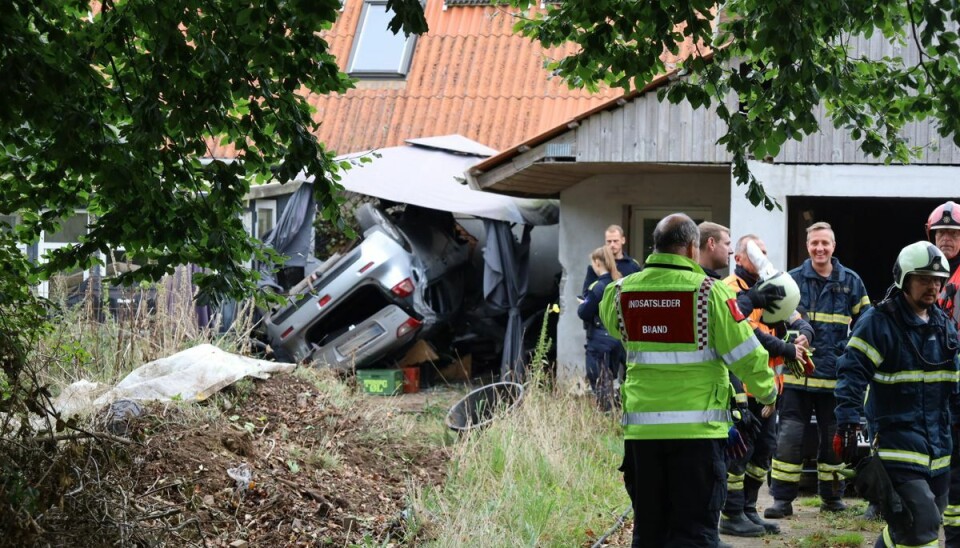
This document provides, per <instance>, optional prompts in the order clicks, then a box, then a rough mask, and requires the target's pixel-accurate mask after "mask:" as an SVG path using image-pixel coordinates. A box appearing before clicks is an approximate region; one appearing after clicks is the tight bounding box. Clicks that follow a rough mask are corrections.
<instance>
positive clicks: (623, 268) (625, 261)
mask: <svg viewBox="0 0 960 548" xmlns="http://www.w3.org/2000/svg"><path fill="white" fill-rule="evenodd" d="M617 270H619V271H620V275H621V276H628V275H630V274H633V273H635V272H640V271H641V270H643V267H642V266H640V263H638V262H637V260H636V259H634V258H633V257H631V256H629V255H627V254H626V253H624V254H623V257H622V258H620V259H617ZM595 281H597V273H596V272H594V271H593V266H591V265H587V275H586V276H585V277H584V278H583V287H582V288H580V294H581V295H583V294H584V293H586V292H587V289H589V288H590V284H592V283H593V282H595ZM600 294H601V295H602V294H603V293H602V292H601V293H600Z"/></svg>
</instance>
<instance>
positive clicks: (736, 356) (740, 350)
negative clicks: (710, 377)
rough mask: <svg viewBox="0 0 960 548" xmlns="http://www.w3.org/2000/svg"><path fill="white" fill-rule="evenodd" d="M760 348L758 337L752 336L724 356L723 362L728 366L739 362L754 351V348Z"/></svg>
mask: <svg viewBox="0 0 960 548" xmlns="http://www.w3.org/2000/svg"><path fill="white" fill-rule="evenodd" d="M758 346H760V341H759V340H757V336H756V335H750V338H749V339H747V340H745V341H743V342H742V343H740V344H738V345H737V346H735V347H734V349H733V350H731V351H730V352H727V353H726V354H724V355H723V356H722V357H723V362H724V363H726V364H727V365H730V364H732V363H735V362H737V361H738V360H740V359H742V358H743V357H744V356H746V355H747V354H749V353H750V352H752V351H753V349H754V348H756V347H758Z"/></svg>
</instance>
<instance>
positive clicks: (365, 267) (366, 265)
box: [358, 261, 373, 274]
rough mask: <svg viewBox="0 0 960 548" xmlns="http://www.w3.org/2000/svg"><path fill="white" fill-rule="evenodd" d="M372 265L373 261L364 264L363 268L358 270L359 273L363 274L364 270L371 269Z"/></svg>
mask: <svg viewBox="0 0 960 548" xmlns="http://www.w3.org/2000/svg"><path fill="white" fill-rule="evenodd" d="M371 266H373V261H370V262H369V263H367V264H365V265H363V268H361V269H360V271H359V272H358V274H363V273H364V272H366V271H368V270H370V267H371Z"/></svg>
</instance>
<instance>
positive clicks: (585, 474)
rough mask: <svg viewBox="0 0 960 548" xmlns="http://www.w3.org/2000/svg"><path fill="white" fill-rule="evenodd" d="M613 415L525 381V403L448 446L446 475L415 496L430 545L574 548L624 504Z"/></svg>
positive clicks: (605, 524) (619, 447)
mask: <svg viewBox="0 0 960 548" xmlns="http://www.w3.org/2000/svg"><path fill="white" fill-rule="evenodd" d="M620 436H621V434H620V430H619V426H618V425H617V424H616V422H615V418H613V417H611V416H608V415H603V414H600V413H598V412H596V411H595V409H594V408H593V405H592V402H588V401H587V400H585V399H582V398H575V397H573V396H569V395H563V394H559V393H556V392H554V391H552V390H549V389H546V388H539V387H537V386H531V387H529V388H528V391H527V393H526V396H525V398H524V401H523V404H522V405H521V406H519V407H518V408H517V409H516V410H515V411H513V412H512V413H511V414H510V415H508V416H505V417H502V418H501V419H499V420H496V421H494V423H493V424H492V425H491V426H490V427H489V428H487V429H485V430H482V431H478V432H475V433H473V432H472V433H469V434H467V435H465V436H464V437H463V439H462V440H461V441H460V443H459V444H458V445H457V446H455V447H454V448H453V455H452V459H451V467H450V470H449V473H448V477H447V482H446V484H445V485H444V486H443V488H441V489H440V490H438V491H426V492H422V493H420V494H418V495H416V496H415V497H414V498H415V500H414V501H413V505H414V508H415V510H416V513H417V514H418V520H419V521H420V524H421V525H422V527H423V528H424V529H425V530H426V532H427V534H426V535H424V536H427V537H432V538H433V540H432V541H431V543H430V545H431V546H438V547H447V546H449V547H459V546H510V547H514V546H577V545H580V544H582V543H584V542H585V541H588V540H590V539H592V538H594V537H595V536H596V533H595V532H602V531H604V530H606V529H607V528H608V527H609V526H610V525H611V524H612V523H613V522H614V521H615V520H616V518H617V517H618V516H619V515H620V514H621V513H622V512H623V510H624V509H625V508H626V507H627V506H629V498H628V497H627V494H626V492H625V491H624V488H623V484H622V480H621V476H620V474H619V473H618V472H617V468H618V467H619V465H620V461H621V459H622V454H623V450H622V441H621V437H620Z"/></svg>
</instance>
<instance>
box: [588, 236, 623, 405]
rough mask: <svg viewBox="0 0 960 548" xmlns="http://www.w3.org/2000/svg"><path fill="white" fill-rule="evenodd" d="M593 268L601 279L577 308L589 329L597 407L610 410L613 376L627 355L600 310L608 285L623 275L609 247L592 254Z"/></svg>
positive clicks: (590, 369) (591, 376)
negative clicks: (608, 327) (608, 329)
mask: <svg viewBox="0 0 960 548" xmlns="http://www.w3.org/2000/svg"><path fill="white" fill-rule="evenodd" d="M590 268H591V270H592V271H593V272H594V273H595V275H596V276H597V279H596V281H594V282H593V283H591V284H590V287H588V288H587V289H586V291H584V293H583V297H582V298H581V299H582V301H581V303H580V306H578V307H577V315H578V316H580V319H581V320H583V324H584V328H585V329H586V330H587V345H586V350H587V353H586V366H587V380H588V381H589V382H590V388H591V389H592V390H593V393H594V395H595V396H596V397H597V407H599V408H600V409H602V410H604V411H609V410H610V409H611V408H612V407H613V402H614V398H615V397H616V394H615V392H614V389H613V379H615V378H617V377H618V375H619V369H620V364H621V363H622V362H623V361H624V358H625V354H624V352H623V345H622V344H621V343H620V341H618V340H617V339H615V338H613V337H611V336H610V334H609V333H607V330H606V329H605V328H604V327H603V323H601V321H600V316H599V310H600V300H601V299H602V298H603V291H604V289H606V288H607V284H609V283H610V282H612V281H614V280H618V279H620V278H621V275H620V272H619V271H618V270H617V263H616V261H615V259H614V258H613V253H612V252H611V251H610V249H609V248H608V247H606V246H603V247H598V248H597V249H595V250H594V251H593V253H592V254H591V255H590Z"/></svg>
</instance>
